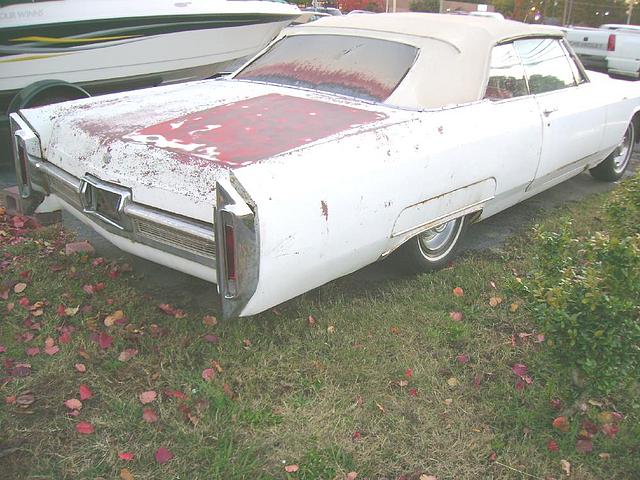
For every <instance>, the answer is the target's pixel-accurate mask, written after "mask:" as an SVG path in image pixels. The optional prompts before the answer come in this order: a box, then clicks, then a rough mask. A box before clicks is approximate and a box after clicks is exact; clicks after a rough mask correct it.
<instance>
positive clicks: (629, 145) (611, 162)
mask: <svg viewBox="0 0 640 480" xmlns="http://www.w3.org/2000/svg"><path fill="white" fill-rule="evenodd" d="M635 139H636V136H635V128H634V127H633V122H631V123H630V124H629V126H628V127H627V131H626V132H625V134H624V137H623V138H622V141H621V142H620V144H619V145H618V146H617V147H616V149H615V150H614V151H613V152H611V155H609V156H608V157H607V158H606V159H605V160H604V161H603V162H602V163H600V164H599V165H598V166H596V167H593V168H592V169H591V170H589V172H590V173H591V175H593V177H594V178H596V179H598V180H602V181H603V182H613V181H615V180H618V179H619V178H621V177H622V175H624V172H625V170H626V169H627V167H628V166H629V160H631V154H632V153H633V145H634V143H635Z"/></svg>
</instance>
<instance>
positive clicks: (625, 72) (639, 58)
mask: <svg viewBox="0 0 640 480" xmlns="http://www.w3.org/2000/svg"><path fill="white" fill-rule="evenodd" d="M563 30H565V32H566V36H567V40H568V41H569V43H570V44H571V46H572V47H573V49H574V50H575V52H576V53H577V54H578V56H579V57H580V60H582V63H583V64H584V66H585V67H586V68H588V69H592V70H601V71H604V72H607V73H609V74H610V75H613V76H622V77H628V78H633V79H637V78H639V77H640V26H636V25H619V24H607V25H602V26H601V27H600V28H584V27H574V28H565V29H563Z"/></svg>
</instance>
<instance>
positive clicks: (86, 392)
mask: <svg viewBox="0 0 640 480" xmlns="http://www.w3.org/2000/svg"><path fill="white" fill-rule="evenodd" d="M79 391H80V400H82V401H83V402H84V401H85V400H89V399H90V398H91V397H93V392H92V391H91V389H90V388H89V387H87V386H86V385H85V384H82V385H80V388H79Z"/></svg>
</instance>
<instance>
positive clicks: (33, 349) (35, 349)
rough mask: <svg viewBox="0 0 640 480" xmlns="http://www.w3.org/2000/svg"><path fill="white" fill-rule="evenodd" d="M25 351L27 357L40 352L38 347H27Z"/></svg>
mask: <svg viewBox="0 0 640 480" xmlns="http://www.w3.org/2000/svg"><path fill="white" fill-rule="evenodd" d="M25 353H26V354H27V356H28V357H35V356H36V355H38V354H39V353H40V349H39V348H38V347H29V348H27V349H26V350H25Z"/></svg>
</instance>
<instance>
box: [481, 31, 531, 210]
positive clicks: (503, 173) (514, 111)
mask: <svg viewBox="0 0 640 480" xmlns="http://www.w3.org/2000/svg"><path fill="white" fill-rule="evenodd" d="M484 99H485V101H484V102H482V105H483V108H484V115H483V117H484V119H485V120H484V121H485V123H486V124H487V127H488V128H487V129H486V130H484V132H485V133H484V142H485V144H484V145H482V146H478V150H485V151H490V152H492V155H491V158H490V160H489V162H487V163H490V165H491V168H492V171H493V174H494V176H495V178H496V184H497V185H496V196H495V199H494V200H493V201H492V202H489V203H488V204H487V205H486V206H485V208H484V209H483V213H482V217H483V218H486V217H488V216H491V215H493V214H494V213H497V212H499V211H501V210H503V209H505V208H507V207H509V206H511V205H513V204H515V203H517V202H519V201H520V200H522V198H523V196H524V195H525V193H526V192H525V189H526V188H527V187H528V186H529V185H530V184H531V182H532V181H533V180H534V178H535V174H536V170H537V169H538V164H539V162H540V150H541V145H542V119H541V115H540V111H539V108H538V103H537V101H536V99H535V98H534V96H533V95H530V94H529V91H528V88H527V82H526V78H525V73H524V68H523V66H522V63H521V62H520V59H519V57H518V54H517V53H516V51H515V48H514V45H513V43H512V42H508V43H503V44H500V45H497V46H495V47H493V49H492V52H491V64H490V68H489V75H488V81H487V87H486V91H485V95H484Z"/></svg>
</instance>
